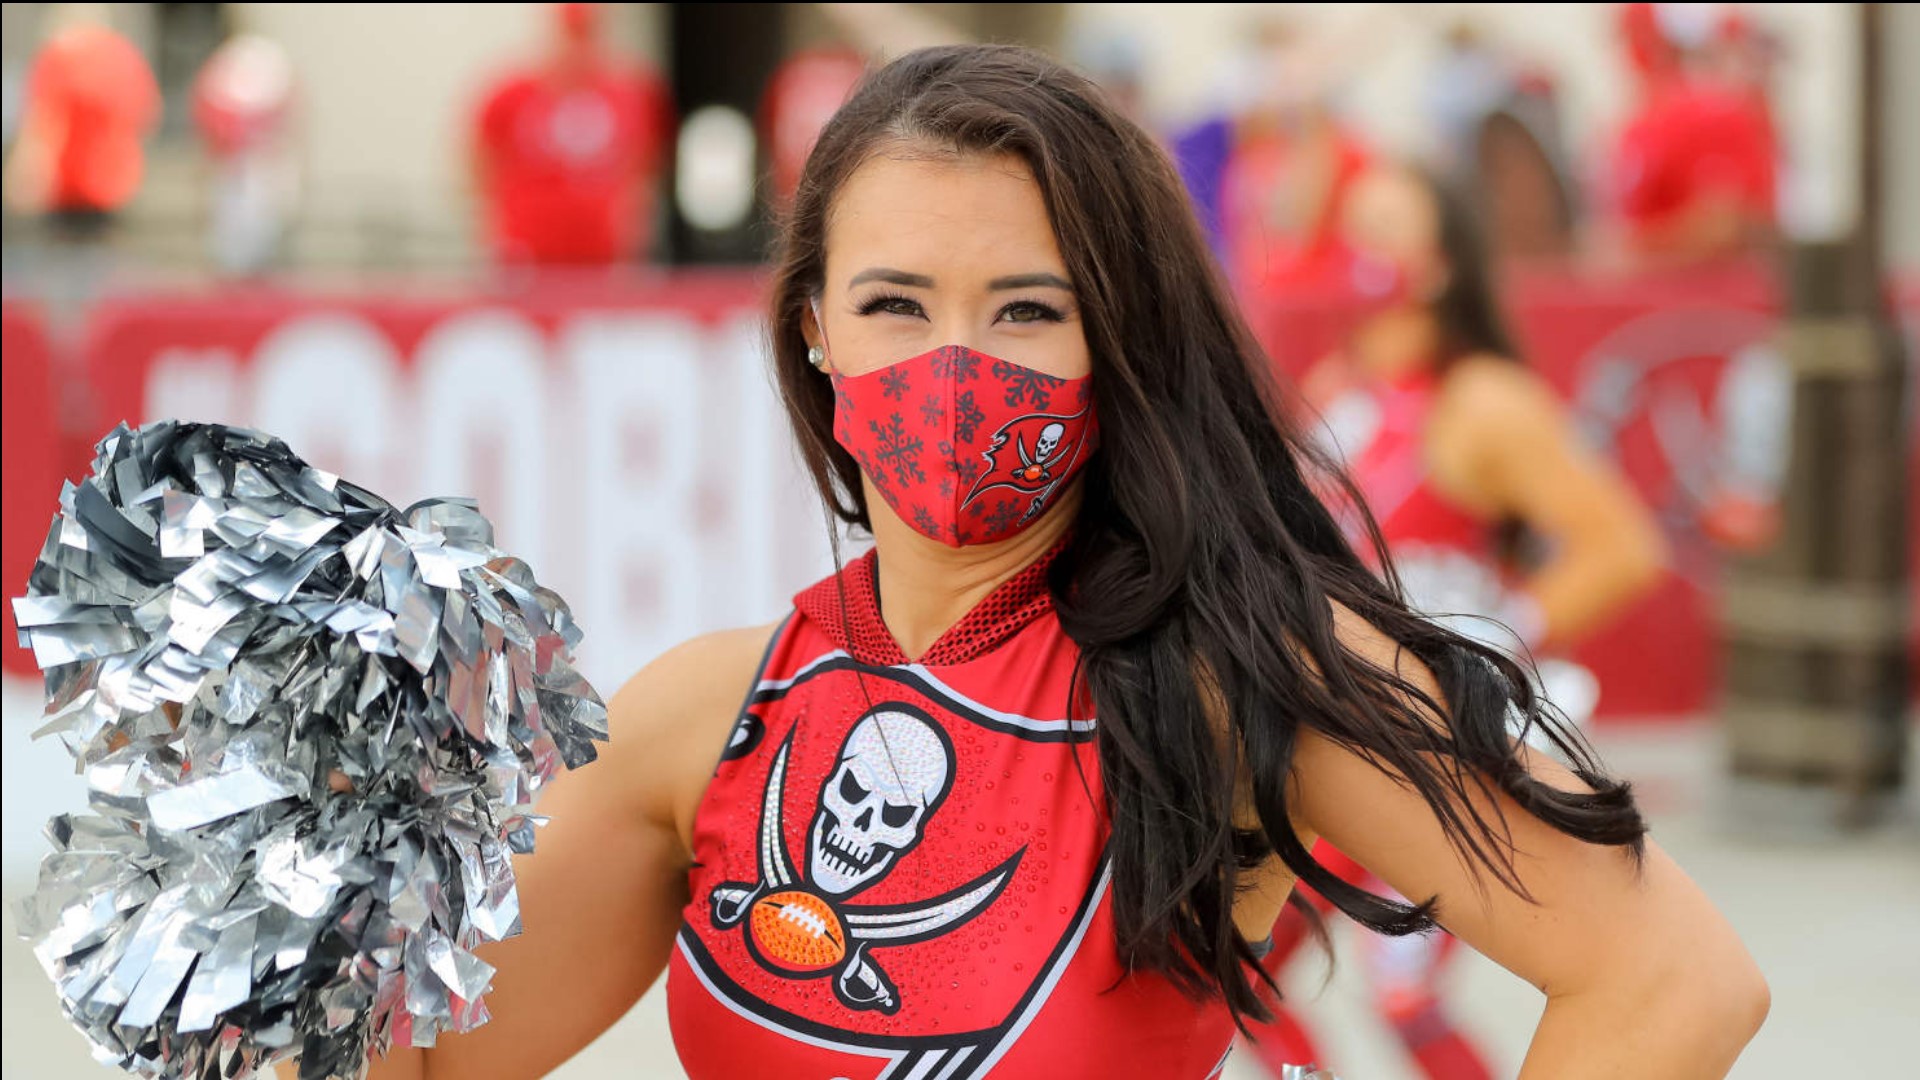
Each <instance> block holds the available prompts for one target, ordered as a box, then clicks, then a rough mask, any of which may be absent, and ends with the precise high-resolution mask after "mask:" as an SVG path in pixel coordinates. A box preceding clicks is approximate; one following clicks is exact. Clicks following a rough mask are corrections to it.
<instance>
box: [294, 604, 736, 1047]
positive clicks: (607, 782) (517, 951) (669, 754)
mask: <svg viewBox="0 0 1920 1080" xmlns="http://www.w3.org/2000/svg"><path fill="white" fill-rule="evenodd" d="M768 633H769V628H765V627H762V628H758V629H752V630H738V631H728V632H726V633H720V634H713V635H710V636H708V637H704V638H698V639H696V640H694V641H691V642H688V643H687V644H685V645H682V646H680V647H679V648H677V649H674V650H673V651H671V652H669V653H667V654H666V655H664V656H662V657H660V658H659V659H658V660H656V661H654V662H653V663H652V664H650V665H648V667H647V668H646V669H645V670H644V671H642V672H640V674H638V675H636V676H634V677H633V679H632V680H630V681H629V682H628V683H627V685H626V686H625V687H623V688H621V690H620V692H619V693H617V694H615V695H614V697H613V700H612V701H610V702H608V705H607V711H608V721H609V727H610V730H611V735H612V739H611V740H610V742H609V743H608V744H607V745H606V746H605V747H604V748H603V749H602V750H601V754H600V760H599V761H597V762H595V763H594V764H592V765H589V766H587V767H585V768H584V769H581V770H579V771H576V772H571V773H566V774H563V775H562V776H560V777H559V778H557V779H556V780H555V781H554V783H553V785H552V786H551V787H550V788H549V789H548V790H547V792H546V793H545V794H543V795H542V796H541V799H540V802H539V805H538V811H539V812H540V813H541V814H544V815H548V816H550V817H551V819H552V820H551V823H550V824H549V825H547V826H546V827H545V828H543V829H541V830H540V832H539V835H538V842H537V847H536V850H535V852H534V854H533V855H530V856H526V855H523V856H517V857H515V859H514V872H515V874H516V875H517V876H518V880H519V894H520V912H521V921H522V924H523V925H524V926H525V928H526V930H525V932H524V933H522V934H521V935H520V936H519V937H515V938H510V939H508V940H506V941H503V942H499V943H495V944H489V945H486V946H483V947H482V948H480V949H479V950H477V953H478V955H479V957H480V958H481V959H482V960H485V961H486V962H487V963H489V964H492V965H494V966H495V967H496V968H497V969H498V971H497V972H496V974H495V975H494V977H493V987H492V989H491V990H490V991H489V992H488V994H487V997H486V1003H487V1008H488V1010H489V1011H490V1012H491V1013H492V1015H493V1019H492V1020H491V1021H489V1022H488V1023H487V1024H485V1025H484V1026H482V1027H480V1028H478V1029H476V1030H474V1031H471V1032H468V1033H467V1034H464V1035H443V1036H441V1038H440V1040H439V1044H438V1045H437V1046H435V1047H434V1048H433V1049H431V1050H414V1049H410V1048H400V1047H396V1048H395V1049H394V1051H393V1053H392V1054H391V1055H390V1056H388V1057H387V1058H386V1059H385V1060H383V1061H376V1062H375V1064H374V1067H373V1070H372V1073H371V1074H370V1077H369V1080H531V1078H533V1077H538V1076H545V1075H546V1074H547V1073H548V1072H550V1071H551V1070H553V1069H554V1068H556V1067H557V1066H559V1065H560V1064H561V1063H562V1062H564V1061H566V1060H567V1059H568V1058H570V1057H572V1056H573V1055H574V1054H576V1053H578V1052H579V1051H580V1050H581V1049H583V1048H584V1047H586V1045H587V1044H588V1043H590V1042H592V1041H593V1040H594V1039H595V1038H597V1037H598V1036H599V1035H600V1033H601V1032H603V1031H605V1030H606V1029H607V1028H608V1027H610V1026H612V1025H613V1023H614V1022H615V1021H617V1020H619V1019H620V1018H621V1017H622V1016H623V1015H625V1014H626V1012H627V1010H628V1009H629V1008H631V1007H632V1006H633V1004H634V1002H636V1001H638V1000H639V999H640V996H641V995H642V994H644V993H645V992H646V990H647V988H648V987H649V986H651V985H652V984H653V981H654V980H655V979H656V978H657V977H658V976H659V974H660V972H661V971H662V970H663V969H664V968H665V966H666V963H667V958H668V956H669V955H670V951H671V950H672V948H673V938H674V934H675V932H676V931H677V930H678V928H679V924H680V913H681V910H682V908H683V907H684V906H685V905H686V902H687V892H686V889H687V884H686V882H687V878H686V871H687V866H688V863H689V859H690V856H689V855H688V853H687V850H686V844H685V842H684V841H683V839H682V836H683V833H684V829H683V826H684V825H686V824H688V823H689V822H690V817H691V813H692V810H693V808H694V807H695V805H696V804H697V803H698V801H699V798H700V795H701V793H702V792H704V791H705V788H706V781H707V779H708V778H709V777H710V776H711V774H712V771H713V765H714V763H715V762H716V761H718V760H719V759H720V752H721V749H722V747H723V746H724V744H725V742H726V738H727V733H728V731H729V730H730V729H731V727H732V725H733V721H734V719H735V714H736V713H737V711H738V709H739V707H740V702H741V699H742V696H743V695H744V694H745V693H746V690H747V684H748V682H749V681H751V680H752V678H753V670H754V665H756V664H757V663H758V662H759V660H760V657H761V653H762V650H763V649H764V647H765V645H766V642H767V637H768ZM292 1073H293V1070H292V1069H291V1068H290V1067H289V1068H287V1069H283V1070H282V1076H283V1077H288V1078H290V1077H291V1076H292Z"/></svg>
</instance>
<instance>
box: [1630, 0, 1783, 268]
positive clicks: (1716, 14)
mask: <svg viewBox="0 0 1920 1080" xmlns="http://www.w3.org/2000/svg"><path fill="white" fill-rule="evenodd" d="M1619 18H1620V33H1621V36H1622V38H1623V40H1624V42H1625V44H1626V47H1627V57H1628V60H1629V62H1630V63H1631V65H1632V69H1633V76H1634V77H1633V80H1632V87H1633V93H1634V96H1635V100H1634V103H1633V107H1632V109H1631V111H1630V112H1629V114H1628V115H1627V117H1626V119H1625V121H1624V122H1623V123H1622V124H1621V126H1620V129H1619V132H1618V134H1617V135H1616V136H1615V137H1614V140H1613V144H1612V146H1611V148H1610V150H1609V152H1608V154H1607V159H1606V163H1605V166H1604V169H1605V175H1604V180H1603V182H1602V185H1601V186H1602V194H1603V196H1604V198H1605V200H1606V205H1607V208H1608V210H1609V212H1610V215H1611V218H1610V220H1609V221H1608V222H1607V227H1608V229H1609V230H1610V232H1611V242H1612V243H1613V244H1615V245H1616V246H1618V247H1619V248H1621V249H1623V250H1624V252H1625V254H1626V256H1627V257H1629V258H1631V259H1633V260H1634V261H1636V262H1640V263H1643V264H1647V265H1654V266H1684V265H1689V264H1696V263H1702V262H1710V261H1714V260H1723V259H1727V258H1730V257H1735V256H1739V255H1743V254H1752V253H1754V252H1757V251H1762V250H1765V249H1766V248H1767V247H1768V246H1770V245H1771V243H1772V241H1773V239H1774V235H1775V220H1776V205H1775V204H1776V198H1777V169H1778V156H1779V151H1778V147H1777V145H1776V140H1775V137H1774V127H1773V119H1772V111H1771V105H1770V101H1769V97H1768V94H1767V89H1766V79H1767V75H1768V72H1769V71H1770V69H1771V65H1772V60H1771V51H1772V50H1771V46H1770V45H1769V44H1768V43H1767V42H1766V41H1765V40H1764V39H1763V38H1762V36H1761V34H1760V33H1759V32H1758V31H1757V30H1756V29H1755V27H1754V26H1753V24H1752V23H1750V22H1749V21H1747V20H1746V19H1744V18H1742V17H1740V16H1739V15H1737V14H1735V13H1731V12H1725V11H1720V10H1717V9H1715V8H1714V7H1713V6H1711V5H1704V4H1626V5H1623V6H1622V8H1621V12H1620V16H1619Z"/></svg>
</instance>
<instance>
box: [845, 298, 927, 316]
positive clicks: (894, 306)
mask: <svg viewBox="0 0 1920 1080" xmlns="http://www.w3.org/2000/svg"><path fill="white" fill-rule="evenodd" d="M876 313H878V314H884V315H905V316H907V317H909V318H919V317H920V316H921V315H923V314H924V312H923V311H922V310H921V308H920V302H919V301H917V300H909V299H907V298H906V297H904V296H876V297H874V298H873V299H871V300H868V301H867V302H866V303H864V304H861V305H860V314H862V315H873V314H876Z"/></svg>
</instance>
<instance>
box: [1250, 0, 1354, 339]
mask: <svg viewBox="0 0 1920 1080" xmlns="http://www.w3.org/2000/svg"><path fill="white" fill-rule="evenodd" d="M1375 25H1377V20H1375V19H1366V20H1361V21H1359V22H1358V23H1357V24H1347V25H1345V26H1343V27H1341V28H1340V32H1339V33H1330V32H1327V31H1324V30H1323V31H1319V32H1310V31H1307V30H1305V29H1302V28H1301V27H1299V26H1298V25H1296V24H1295V23H1294V22H1292V21H1291V20H1288V19H1286V18H1283V17H1278V16H1275V17H1271V18H1269V19H1267V20H1265V21H1263V22H1262V23H1260V24H1259V25H1258V26H1257V27H1256V28H1255V31H1254V34H1253V38H1252V43H1251V45H1250V47H1249V48H1248V49H1247V50H1246V51H1244V52H1242V53H1241V54H1240V55H1239V56H1238V57H1237V58H1236V59H1235V61H1234V63H1235V65H1236V66H1235V67H1234V68H1233V70H1232V74H1231V76H1230V77H1231V79H1232V80H1233V82H1234V83H1236V84H1237V85H1238V88H1239V94H1238V96H1239V97H1240V102H1241V107H1240V108H1239V109H1238V110H1237V112H1236V115H1235V116H1234V117H1233V120H1232V128H1231V130H1232V136H1231V142H1230V144H1229V147H1228V150H1227V154H1226V158H1225V160H1224V162H1222V163H1221V173H1220V176H1219V180H1218V185H1219V186H1218V191H1219V194H1218V200H1219V221H1220V233H1221V238H1222V244H1223V247H1224V250H1225V262H1226V267H1227V272H1228V275H1229V276H1230V277H1231V278H1232V279H1233V280H1234V281H1235V282H1236V284H1237V285H1238V287H1239V289H1240V291H1241V294H1242V296H1243V298H1245V299H1246V300H1247V301H1248V302H1258V298H1259V297H1262V296H1266V295H1272V294H1274V293H1276V292H1283V291H1285V290H1287V289H1289V288H1293V287H1297V286H1298V285H1300V284H1301V283H1303V282H1306V281H1311V280H1314V279H1317V278H1320V277H1323V276H1324V275H1326V274H1327V273H1328V272H1329V270H1330V268H1331V261H1330V260H1332V259H1333V258H1334V256H1335V253H1336V250H1337V244H1336V230H1337V227H1338V222H1339V220H1340V214H1341V209H1342V207H1343V205H1344V203H1345V200H1346V197H1347V194H1348V193H1349V192H1350V191H1351V190H1352V187H1353V184H1354V181H1355V180H1357V179H1358V178H1359V176H1360V175H1361V173H1362V172H1364V171H1365V169H1366V166H1367V163H1368V161H1369V160H1370V159H1371V151H1370V150H1369V149H1368V147H1367V145H1366V143H1365V141H1364V140H1363V139H1362V138H1361V136H1360V135H1359V133H1358V132H1357V131H1356V130H1355V129H1354V127H1353V126H1352V125H1351V123H1349V122H1348V120H1347V119H1346V118H1345V117H1344V116H1343V115H1342V113H1341V111H1340V110H1339V108H1338V107H1337V104H1336V100H1335V99H1336V95H1337V89H1338V88H1337V80H1338V79H1339V78H1341V77H1343V76H1344V73H1345V72H1346V71H1347V70H1349V69H1347V68H1346V66H1345V65H1344V64H1343V63H1342V60H1343V59H1347V58H1349V57H1351V56H1352V50H1354V48H1355V46H1356V45H1357V43H1358V42H1359V41H1361V40H1363V39H1364V34H1365V33H1366V31H1367V29H1368V28H1370V27H1373V26H1375Z"/></svg>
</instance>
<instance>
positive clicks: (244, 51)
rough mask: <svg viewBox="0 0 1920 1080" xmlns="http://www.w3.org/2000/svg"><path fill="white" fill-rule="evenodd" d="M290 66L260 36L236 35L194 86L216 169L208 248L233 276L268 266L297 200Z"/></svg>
mask: <svg viewBox="0 0 1920 1080" xmlns="http://www.w3.org/2000/svg"><path fill="white" fill-rule="evenodd" d="M293 108H294V76H293V62H292V60H291V59H290V58H289V57H288V56H287V51H286V49H284V48H282V47H281V45H280V43H279V42H277V41H274V40H272V39H271V38H268V37H264V36H262V35H259V34H250V33H237V34H234V35H232V36H231V37H229V38H228V39H227V40H226V41H225V42H224V43H222V44H221V45H220V47H219V48H218V49H216V50H215V51H214V54H213V55H212V56H211V57H209V58H208V59H207V62H206V64H205V65H203V66H202V67H201V69H200V73H199V75H198V76H196V77H195V79H194V81H193V120H194V127H195V128H196V129H197V130H198V131H199V134H200V139H201V142H202V144H203V145H204V146H205V148H206V153H207V160H208V163H209V166H210V167H211V169H212V174H213V175H212V177H211V182H210V184H209V193H208V194H209V199H210V203H211V205H210V209H209V215H208V216H209V231H208V246H209V250H210V253H211V256H212V258H213V262H214V265H215V266H216V267H217V268H219V269H220V270H221V271H222V272H224V273H226V274H230V275H241V276H244V275H253V274H260V273H264V272H265V271H267V270H269V269H271V268H272V267H273V266H274V264H275V262H276V260H277V258H278V255H279V249H280V244H281V241H282V238H283V236H284V233H285V231H286V226H287V221H288V219H289V218H290V217H291V216H292V214H293V213H294V210H295V205H296V203H297V202H298V200H299V197H300V179H299V171H298V170H299V164H298V161H297V159H296V157H295V144H294V136H293V132H292V130H291V129H292V124H293Z"/></svg>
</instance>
